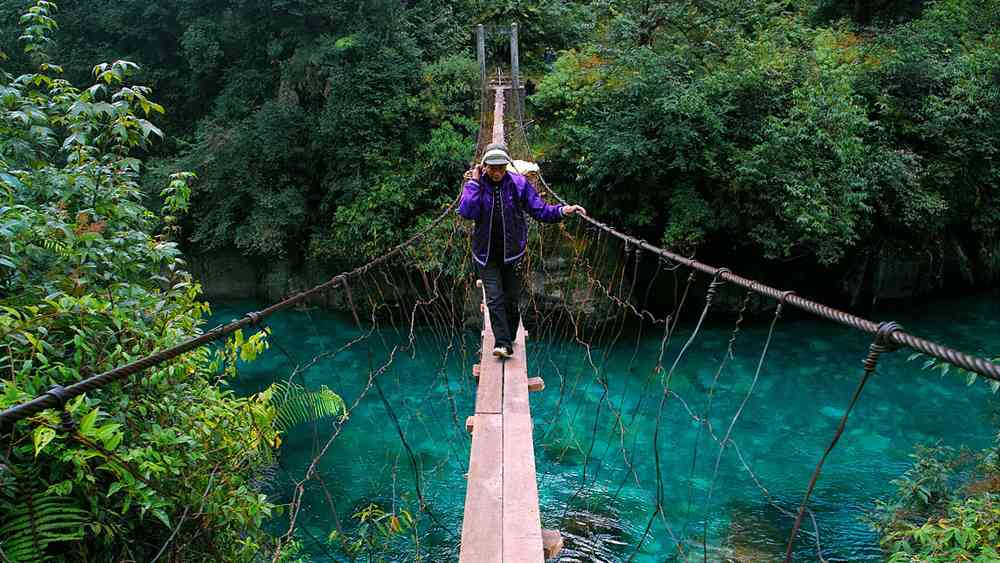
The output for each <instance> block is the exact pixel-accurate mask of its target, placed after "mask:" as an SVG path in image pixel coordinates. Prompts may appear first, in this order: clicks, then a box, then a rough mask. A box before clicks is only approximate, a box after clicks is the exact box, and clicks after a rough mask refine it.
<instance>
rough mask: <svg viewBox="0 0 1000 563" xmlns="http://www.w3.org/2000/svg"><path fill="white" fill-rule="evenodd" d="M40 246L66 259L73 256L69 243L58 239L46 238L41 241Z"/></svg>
mask: <svg viewBox="0 0 1000 563" xmlns="http://www.w3.org/2000/svg"><path fill="white" fill-rule="evenodd" d="M42 248H44V249H45V250H48V251H49V252H53V253H55V254H58V255H59V257H60V258H64V259H67V260H68V259H70V258H72V257H73V252H72V251H71V250H70V248H69V245H68V244H66V242H64V241H61V240H59V239H54V238H46V239H45V240H43V241H42Z"/></svg>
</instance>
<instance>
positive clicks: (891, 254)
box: [190, 239, 1000, 325]
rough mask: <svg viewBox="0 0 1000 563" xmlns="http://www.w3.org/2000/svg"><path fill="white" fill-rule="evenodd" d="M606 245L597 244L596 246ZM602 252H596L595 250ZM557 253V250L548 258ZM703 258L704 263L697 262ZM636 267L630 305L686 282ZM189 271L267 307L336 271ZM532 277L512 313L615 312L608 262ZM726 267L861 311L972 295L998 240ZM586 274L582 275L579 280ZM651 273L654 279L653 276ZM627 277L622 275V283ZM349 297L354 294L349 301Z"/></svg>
mask: <svg viewBox="0 0 1000 563" xmlns="http://www.w3.org/2000/svg"><path fill="white" fill-rule="evenodd" d="M602 244H607V243H602ZM602 253H603V252H602ZM552 254H559V253H552ZM706 260H710V259H708V258H706ZM643 264H644V266H642V267H641V268H640V271H639V272H637V274H636V276H635V288H634V290H633V295H634V299H641V298H642V297H643V294H645V292H646V290H647V289H648V288H651V291H650V295H651V297H650V303H649V305H648V307H649V308H650V309H651V310H654V311H660V312H663V311H667V310H669V309H670V308H672V305H673V302H674V299H675V296H677V295H680V294H681V293H682V292H683V290H684V287H685V285H686V281H687V276H688V272H686V271H683V269H680V270H677V272H673V273H672V272H665V271H663V270H661V271H660V272H659V273H657V272H655V262H653V261H652V260H644V262H643ZM190 267H191V272H192V274H193V275H194V276H195V279H197V280H198V281H199V282H200V283H201V284H202V289H203V291H204V296H205V298H206V299H208V300H210V301H211V300H226V299H257V300H259V301H261V302H267V303H271V302H274V301H278V300H280V299H282V298H283V297H287V296H289V295H292V294H294V293H296V292H298V291H302V290H303V289H307V288H309V287H312V286H314V285H317V284H320V283H323V282H325V281H327V280H329V279H330V278H331V277H332V276H334V275H336V274H337V273H339V269H336V268H330V267H327V268H324V267H320V266H316V265H312V266H307V267H306V268H305V269H304V270H296V269H294V268H292V267H291V266H290V264H289V263H288V262H287V261H284V260H276V261H274V262H270V263H266V264H265V263H258V262H253V261H250V260H248V259H246V258H245V257H242V256H240V255H238V254H236V253H234V252H214V253H208V254H198V255H192V256H191V258H190ZM530 267H531V269H532V272H531V273H530V274H529V275H528V277H527V278H526V280H525V290H524V296H523V298H522V308H523V309H524V310H530V309H536V308H537V309H538V310H539V311H544V310H551V309H553V308H561V309H563V310H564V311H566V312H572V313H573V314H574V315H580V317H581V318H583V319H591V320H602V319H606V318H607V317H608V316H609V315H613V314H614V313H615V311H616V307H615V306H614V304H613V303H612V302H611V300H609V299H608V297H607V295H606V293H605V292H606V291H607V290H608V289H609V288H608V287H606V286H605V287H601V286H598V285H594V284H593V283H592V282H593V279H601V280H602V281H603V283H606V280H611V279H612V278H613V277H614V275H615V274H614V268H613V267H612V266H611V265H610V263H609V264H604V265H601V264H597V265H594V269H593V270H591V271H590V272H583V271H581V270H580V269H574V268H573V267H572V264H571V261H570V260H569V259H567V258H566V257H565V256H561V255H553V256H552V257H546V258H541V259H538V260H536V261H535V262H533V263H531V264H530ZM737 268H739V266H737V267H735V268H733V269H734V271H735V272H736V273H738V274H740V275H743V276H746V277H751V278H755V279H758V280H760V281H763V282H765V283H768V284H770V285H773V286H774V287H777V288H779V289H785V288H795V290H796V291H797V292H798V293H799V294H800V295H803V296H807V297H810V298H815V299H817V300H820V301H824V302H826V303H828V304H830V305H832V306H837V307H850V308H858V307H860V308H867V307H870V306H872V305H877V304H881V303H885V302H891V301H897V300H908V299H915V298H920V297H925V296H930V295H933V294H936V293H940V292H943V291H955V292H963V291H973V290H976V289H981V288H987V287H995V286H996V285H998V284H1000V241H997V242H996V243H994V244H993V245H992V247H990V248H984V249H979V250H976V251H969V250H968V249H965V248H963V247H962V245H960V244H959V243H958V242H957V241H956V240H954V239H951V240H945V241H942V243H941V248H940V249H939V251H937V252H928V253H926V254H924V255H913V254H908V253H906V252H904V251H892V250H886V249H883V250H882V251H880V252H872V253H864V254H860V255H859V256H857V257H855V258H854V259H853V260H852V261H851V262H849V263H848V264H846V265H843V266H840V267H837V268H832V269H828V270H827V269H821V268H816V267H813V268H804V269H802V268H793V267H788V266H786V265H782V264H755V265H754V266H751V267H747V268H745V269H737ZM588 274H589V277H588ZM654 275H655V276H656V278H655V279H654V278H653V276H654ZM631 276H632V271H631V270H628V271H627V278H626V281H627V282H631ZM704 278H705V276H702V275H699V276H698V278H697V279H696V281H695V282H694V283H693V284H692V286H691V290H690V295H689V297H688V299H689V303H694V302H695V300H698V302H700V300H701V299H703V297H704V290H705V286H706V284H707V280H706V279H704ZM610 290H611V291H612V293H613V294H615V295H621V294H622V293H621V292H623V291H624V292H625V293H627V290H623V289H622V288H621V287H617V288H611V289H610ZM743 294H744V292H743V290H742V289H740V288H734V287H726V286H723V288H722V290H721V291H720V292H719V294H718V297H717V298H716V301H715V305H714V307H713V308H714V309H716V310H720V311H725V312H734V311H736V310H737V309H739V307H740V304H741V302H742V299H743ZM480 295H481V294H480V292H479V290H478V289H477V290H476V291H470V292H469V293H468V297H467V299H466V303H465V306H464V310H465V318H466V322H467V324H469V325H477V324H478V323H479V322H480V320H479V319H480V318H481V317H480V315H481V313H480V312H479V299H480ZM356 298H358V297H357V296H356ZM310 304H311V305H315V306H321V307H328V308H333V309H346V308H347V303H346V301H345V299H344V297H343V295H342V294H341V292H337V291H333V292H329V293H328V294H327V295H325V296H321V297H318V298H316V299H314V300H313V301H312V302H311V303H310ZM773 307H774V303H773V302H771V301H770V300H768V299H762V298H759V297H756V296H755V297H753V298H752V299H751V301H750V303H749V310H750V311H751V312H760V311H765V310H770V309H773Z"/></svg>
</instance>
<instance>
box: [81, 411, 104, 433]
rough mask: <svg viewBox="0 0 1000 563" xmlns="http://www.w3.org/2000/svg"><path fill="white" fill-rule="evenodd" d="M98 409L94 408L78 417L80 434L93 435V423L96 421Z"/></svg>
mask: <svg viewBox="0 0 1000 563" xmlns="http://www.w3.org/2000/svg"><path fill="white" fill-rule="evenodd" d="M99 410H100V409H96V408H95V409H94V410H92V411H90V412H88V413H87V414H86V415H84V417H83V418H82V419H80V434H83V435H84V436H88V437H89V436H93V435H94V423H95V422H96V421H97V415H98V412H99Z"/></svg>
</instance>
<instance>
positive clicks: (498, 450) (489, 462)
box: [459, 414, 506, 563]
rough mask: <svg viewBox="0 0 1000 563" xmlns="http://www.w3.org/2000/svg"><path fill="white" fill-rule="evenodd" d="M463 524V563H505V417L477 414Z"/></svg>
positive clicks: (460, 556)
mask: <svg viewBox="0 0 1000 563" xmlns="http://www.w3.org/2000/svg"><path fill="white" fill-rule="evenodd" d="M475 425H476V431H475V432H473V434H472V450H471V453H470V455H469V477H468V486H467V488H466V492H465V516H464V518H463V520H462V546H461V550H460V552H459V561H461V562H463V563H502V562H503V561H506V559H504V558H503V538H502V536H501V535H500V534H501V529H502V525H503V524H502V521H503V517H502V514H503V497H502V495H503V463H502V461H503V451H502V450H503V416H502V415H499V414H477V415H476V422H475Z"/></svg>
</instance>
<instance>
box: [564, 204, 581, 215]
mask: <svg viewBox="0 0 1000 563" xmlns="http://www.w3.org/2000/svg"><path fill="white" fill-rule="evenodd" d="M562 214H563V216H564V217H565V216H566V215H574V214H576V215H586V214H587V210H586V209H584V208H583V207H581V206H579V205H564V206H563V207H562Z"/></svg>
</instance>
